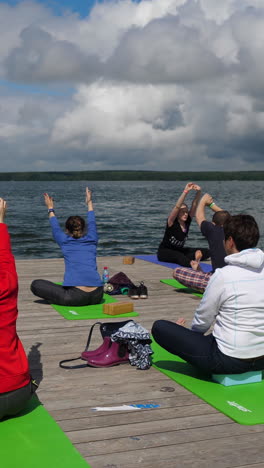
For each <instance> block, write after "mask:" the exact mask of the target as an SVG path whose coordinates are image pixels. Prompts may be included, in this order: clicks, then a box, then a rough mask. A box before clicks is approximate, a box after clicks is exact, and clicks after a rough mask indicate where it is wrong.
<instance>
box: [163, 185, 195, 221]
mask: <svg viewBox="0 0 264 468" xmlns="http://www.w3.org/2000/svg"><path fill="white" fill-rule="evenodd" d="M192 188H193V183H192V182H188V184H186V185H185V187H184V189H183V192H182V194H181V195H180V196H179V198H178V200H177V201H176V204H175V206H174V207H173V208H172V210H171V212H170V214H169V216H168V226H169V227H171V226H172V225H173V223H174V221H175V219H176V217H177V215H178V213H179V210H180V208H181V206H182V204H183V203H184V200H185V197H186V195H187V194H188V193H189V192H190V190H192Z"/></svg>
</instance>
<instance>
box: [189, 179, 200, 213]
mask: <svg viewBox="0 0 264 468" xmlns="http://www.w3.org/2000/svg"><path fill="white" fill-rule="evenodd" d="M192 188H193V190H195V191H196V194H195V196H194V199H193V202H192V206H191V209H190V212H189V215H190V217H191V218H193V217H194V216H195V213H196V209H197V205H198V203H199V200H200V198H201V187H200V186H199V185H197V184H193V187H192Z"/></svg>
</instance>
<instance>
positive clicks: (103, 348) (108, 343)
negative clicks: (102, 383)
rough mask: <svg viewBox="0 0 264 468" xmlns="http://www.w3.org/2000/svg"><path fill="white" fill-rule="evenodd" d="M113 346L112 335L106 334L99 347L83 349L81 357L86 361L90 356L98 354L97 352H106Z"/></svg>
mask: <svg viewBox="0 0 264 468" xmlns="http://www.w3.org/2000/svg"><path fill="white" fill-rule="evenodd" d="M110 346H111V338H110V336H105V337H104V341H103V343H102V344H101V346H99V348H97V349H94V350H93V351H83V352H82V354H81V357H82V359H83V360H84V361H88V359H89V358H91V357H94V356H96V355H97V354H101V353H105V352H106V351H107V350H108V348H109V347H110Z"/></svg>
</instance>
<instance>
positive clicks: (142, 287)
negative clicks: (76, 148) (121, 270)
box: [138, 281, 148, 299]
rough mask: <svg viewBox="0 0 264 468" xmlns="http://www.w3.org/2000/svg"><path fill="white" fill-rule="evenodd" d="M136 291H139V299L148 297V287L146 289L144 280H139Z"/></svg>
mask: <svg viewBox="0 0 264 468" xmlns="http://www.w3.org/2000/svg"><path fill="white" fill-rule="evenodd" d="M138 293H139V298H140V299H147V298H148V289H147V286H145V284H144V281H140V283H139V287H138Z"/></svg>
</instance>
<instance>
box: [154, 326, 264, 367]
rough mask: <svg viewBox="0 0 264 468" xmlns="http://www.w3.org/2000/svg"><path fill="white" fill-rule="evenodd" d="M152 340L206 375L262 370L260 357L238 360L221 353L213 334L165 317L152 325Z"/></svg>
mask: <svg viewBox="0 0 264 468" xmlns="http://www.w3.org/2000/svg"><path fill="white" fill-rule="evenodd" d="M152 335H153V337H154V339H155V341H156V342H157V343H158V344H159V345H160V346H161V347H162V348H164V349H166V350H167V351H169V352H170V353H172V354H176V355H177V356H179V357H181V358H182V359H184V360H185V361H187V362H189V363H190V364H193V365H194V366H196V367H199V368H200V369H201V370H202V371H203V372H206V373H208V374H242V373H243V372H249V371H258V370H263V369H264V357H262V358H261V359H259V358H256V359H250V360H246V359H238V358H234V357H231V356H227V355H226V354H223V353H222V352H221V351H220V350H219V348H218V346H217V342H216V340H215V338H214V337H213V335H212V334H210V335H203V334H202V333H197V332H194V331H192V330H189V329H188V328H185V327H182V326H181V325H177V324H176V323H173V322H170V321H168V320H157V321H156V322H154V324H153V327H152Z"/></svg>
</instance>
